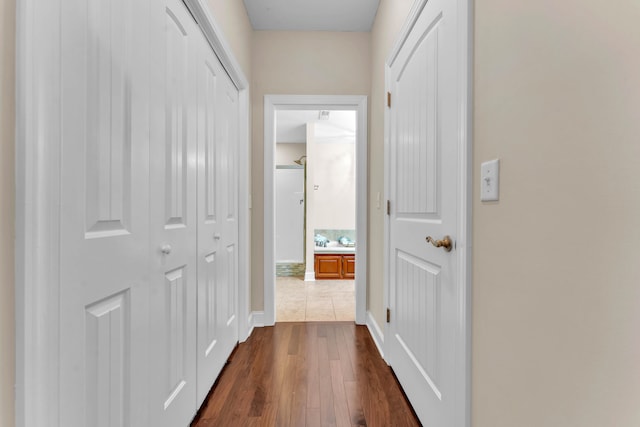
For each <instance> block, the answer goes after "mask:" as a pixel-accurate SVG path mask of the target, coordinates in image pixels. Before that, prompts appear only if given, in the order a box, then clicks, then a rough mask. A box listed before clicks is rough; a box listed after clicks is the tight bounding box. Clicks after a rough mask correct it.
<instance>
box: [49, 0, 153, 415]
mask: <svg viewBox="0 0 640 427" xmlns="http://www.w3.org/2000/svg"><path fill="white" fill-rule="evenodd" d="M147 3H148V2H147V1H136V2H129V1H124V0H120V1H114V2H106V3H105V2H102V1H98V0H91V1H79V0H70V1H65V2H63V3H62V4H61V7H62V9H61V15H60V16H61V28H62V39H61V43H62V50H63V51H64V52H67V54H66V55H64V56H63V58H62V63H61V72H62V82H61V85H62V88H61V89H62V94H63V96H62V98H61V99H60V108H61V115H62V123H61V124H62V128H61V132H62V138H61V142H62V146H61V157H60V159H61V165H60V176H59V183H60V251H59V263H60V264H59V266H60V270H59V274H60V299H59V304H60V336H59V339H60V344H59V345H60V347H59V349H60V365H59V375H60V393H59V396H60V397H59V405H60V406H59V420H60V425H64V426H80V425H92V426H114V425H143V424H146V413H145V411H138V410H136V408H134V407H132V406H131V405H130V402H132V401H136V402H140V405H141V406H142V407H143V408H144V407H146V402H147V400H146V379H147V370H146V351H147V343H148V341H147V337H146V334H145V325H146V322H147V316H148V313H147V298H148V287H147V270H148V263H147V257H146V252H147V245H148V222H147V219H148V215H149V204H148V200H149V199H148V188H149V166H148V163H149V162H148V158H149V143H148V137H147V129H148V96H149V91H148V86H147V85H146V78H147V72H148V68H149V63H148V57H147V56H146V55H145V53H144V52H145V48H146V43H147V41H148V34H147V29H148V15H147V14H146V8H147V7H148V4H147ZM42 350H44V348H43V349H42Z"/></svg>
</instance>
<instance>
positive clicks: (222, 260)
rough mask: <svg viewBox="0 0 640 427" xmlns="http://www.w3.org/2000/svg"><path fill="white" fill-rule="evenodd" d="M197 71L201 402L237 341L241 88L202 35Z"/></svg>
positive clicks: (198, 358)
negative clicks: (238, 181)
mask: <svg viewBox="0 0 640 427" xmlns="http://www.w3.org/2000/svg"><path fill="white" fill-rule="evenodd" d="M200 52H201V53H200V55H199V57H198V61H197V64H198V65H197V73H198V326H197V331H198V356H197V367H198V379H197V384H198V391H197V397H198V406H200V404H201V403H202V402H203V401H204V399H205V398H206V396H207V394H208V393H209V390H210V388H211V385H212V384H213V382H214V381H215V379H216V378H217V376H218V374H219V373H220V371H221V370H222V367H223V366H224V363H225V362H226V360H227V358H228V356H229V354H231V351H232V350H233V348H234V347H235V344H236V343H237V341H238V317H237V312H236V307H237V288H238V273H237V271H238V261H237V258H238V256H237V248H238V217H237V212H238V203H237V200H238V198H237V195H236V194H237V173H238V166H237V147H238V91H237V89H236V88H235V86H234V85H233V83H232V82H231V80H230V79H229V77H228V76H227V74H226V72H225V71H224V70H223V69H222V66H221V65H220V63H219V62H218V59H217V58H216V56H215V55H214V54H213V52H212V51H211V48H210V47H209V44H208V43H207V42H206V40H205V39H204V37H202V38H201V49H200Z"/></svg>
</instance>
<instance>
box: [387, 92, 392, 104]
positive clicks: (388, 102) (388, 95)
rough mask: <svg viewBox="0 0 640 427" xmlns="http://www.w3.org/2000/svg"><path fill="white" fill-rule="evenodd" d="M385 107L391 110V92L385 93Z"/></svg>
mask: <svg viewBox="0 0 640 427" xmlns="http://www.w3.org/2000/svg"><path fill="white" fill-rule="evenodd" d="M387 107H389V108H391V92H387Z"/></svg>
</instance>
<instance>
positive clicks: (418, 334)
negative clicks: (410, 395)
mask: <svg viewBox="0 0 640 427" xmlns="http://www.w3.org/2000/svg"><path fill="white" fill-rule="evenodd" d="M440 271H441V269H440V267H439V266H436V265H434V264H432V263H430V262H428V261H425V260H422V259H419V258H416V257H414V256H412V255H409V254H407V253H404V252H400V251H398V253H397V259H396V295H395V297H396V298H395V300H396V308H395V313H396V315H395V316H396V321H397V325H396V331H397V336H396V338H397V339H398V341H399V342H400V344H401V345H402V346H403V347H404V350H405V351H406V353H407V354H408V355H409V357H410V358H411V359H412V360H413V362H414V364H415V365H416V367H417V369H418V371H419V372H420V373H421V374H422V375H423V376H424V378H425V380H426V381H427V382H428V383H429V385H430V386H431V388H432V390H433V392H434V393H435V394H436V396H437V397H438V398H439V399H441V398H442V395H441V392H440V390H439V389H438V383H439V379H440V360H439V356H438V352H437V349H438V348H440V340H441V337H440V336H439V334H438V330H439V329H438V327H439V322H440V291H441V290H440Z"/></svg>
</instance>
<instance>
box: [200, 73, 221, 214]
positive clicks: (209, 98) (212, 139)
mask: <svg viewBox="0 0 640 427" xmlns="http://www.w3.org/2000/svg"><path fill="white" fill-rule="evenodd" d="M216 85H217V76H216V73H215V71H214V68H213V67H212V65H211V64H209V63H208V62H205V80H204V96H205V102H204V112H203V114H204V117H202V120H203V121H204V149H205V157H204V162H205V164H204V170H205V175H206V176H205V182H204V185H205V192H204V194H205V207H206V212H205V222H208V223H212V222H215V221H216V212H217V198H216V195H217V191H216V176H217V175H216V173H217V163H216V160H217V159H216V157H217V156H216V118H217V113H218V112H217V109H216Z"/></svg>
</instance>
